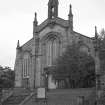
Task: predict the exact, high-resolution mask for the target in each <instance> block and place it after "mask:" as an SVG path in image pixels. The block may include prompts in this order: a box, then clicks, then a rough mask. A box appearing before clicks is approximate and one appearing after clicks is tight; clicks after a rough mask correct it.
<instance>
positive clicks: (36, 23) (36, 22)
mask: <svg viewBox="0 0 105 105" xmlns="http://www.w3.org/2000/svg"><path fill="white" fill-rule="evenodd" d="M34 25H35V26H37V25H38V21H37V13H36V12H35V18H34Z"/></svg>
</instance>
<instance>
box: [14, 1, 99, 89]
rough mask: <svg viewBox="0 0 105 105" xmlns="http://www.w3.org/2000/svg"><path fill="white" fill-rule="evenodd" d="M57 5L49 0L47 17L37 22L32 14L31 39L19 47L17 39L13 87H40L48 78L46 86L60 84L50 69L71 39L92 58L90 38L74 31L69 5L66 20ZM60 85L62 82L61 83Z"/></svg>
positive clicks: (92, 46) (92, 47) (53, 87)
mask: <svg viewBox="0 0 105 105" xmlns="http://www.w3.org/2000/svg"><path fill="white" fill-rule="evenodd" d="M65 2H66V1H65ZM58 6H59V1H58V0H49V1H48V18H47V19H46V20H45V21H44V22H42V23H41V24H39V25H38V21H37V13H35V18H34V21H33V36H32V38H31V39H29V41H28V42H26V43H25V44H24V45H22V46H20V44H19V41H18V43H17V48H16V60H15V66H14V70H15V87H23V88H31V89H33V88H37V87H43V86H45V84H46V79H45V78H47V84H48V88H49V89H55V88H57V87H58V84H59V83H58V82H56V81H54V79H53V78H52V75H51V70H52V69H51V68H53V67H54V63H55V62H56V59H57V58H58V57H59V56H61V55H62V53H63V52H64V51H65V49H66V47H67V46H68V45H71V44H72V43H74V42H75V43H81V44H80V45H81V46H80V48H81V49H82V50H83V51H86V52H87V53H88V54H90V55H92V57H94V55H95V54H94V45H93V38H90V37H87V36H85V35H82V34H80V33H78V32H76V31H74V30H73V12H72V6H71V5H70V7H68V8H69V13H68V14H67V15H68V20H64V19H62V18H60V17H59V16H58ZM44 12H46V11H44ZM96 31H97V30H96ZM96 34H97V32H96ZM46 70H48V72H49V73H46V72H45V71H46ZM62 84H63V83H62V82H61V83H60V85H62Z"/></svg>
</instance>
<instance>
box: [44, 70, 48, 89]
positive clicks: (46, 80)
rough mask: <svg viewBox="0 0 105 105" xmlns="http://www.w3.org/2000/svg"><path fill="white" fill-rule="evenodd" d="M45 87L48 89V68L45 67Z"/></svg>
mask: <svg viewBox="0 0 105 105" xmlns="http://www.w3.org/2000/svg"><path fill="white" fill-rule="evenodd" d="M44 77H45V88H46V90H47V91H48V68H44Z"/></svg>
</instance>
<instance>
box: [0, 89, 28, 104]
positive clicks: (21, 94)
mask: <svg viewBox="0 0 105 105" xmlns="http://www.w3.org/2000/svg"><path fill="white" fill-rule="evenodd" d="M29 94H30V91H29V90H27V89H22V88H20V89H19V88H18V89H14V90H13V94H12V95H11V96H10V97H9V98H8V99H7V100H5V101H4V102H3V103H2V105H19V104H20V103H21V102H22V101H23V100H24V99H25V98H26V97H27V96H28V95H29Z"/></svg>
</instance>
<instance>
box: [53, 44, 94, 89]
mask: <svg viewBox="0 0 105 105" xmlns="http://www.w3.org/2000/svg"><path fill="white" fill-rule="evenodd" d="M53 77H54V79H55V80H56V79H59V78H62V79H64V80H65V82H66V84H67V87H72V88H77V87H92V86H95V68H94V60H93V58H92V57H91V56H90V55H88V54H87V53H86V52H83V51H80V45H79V44H73V45H70V46H68V47H67V48H66V51H65V52H64V53H63V54H62V56H61V57H59V58H58V59H57V62H56V63H55V69H54V70H53Z"/></svg>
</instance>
